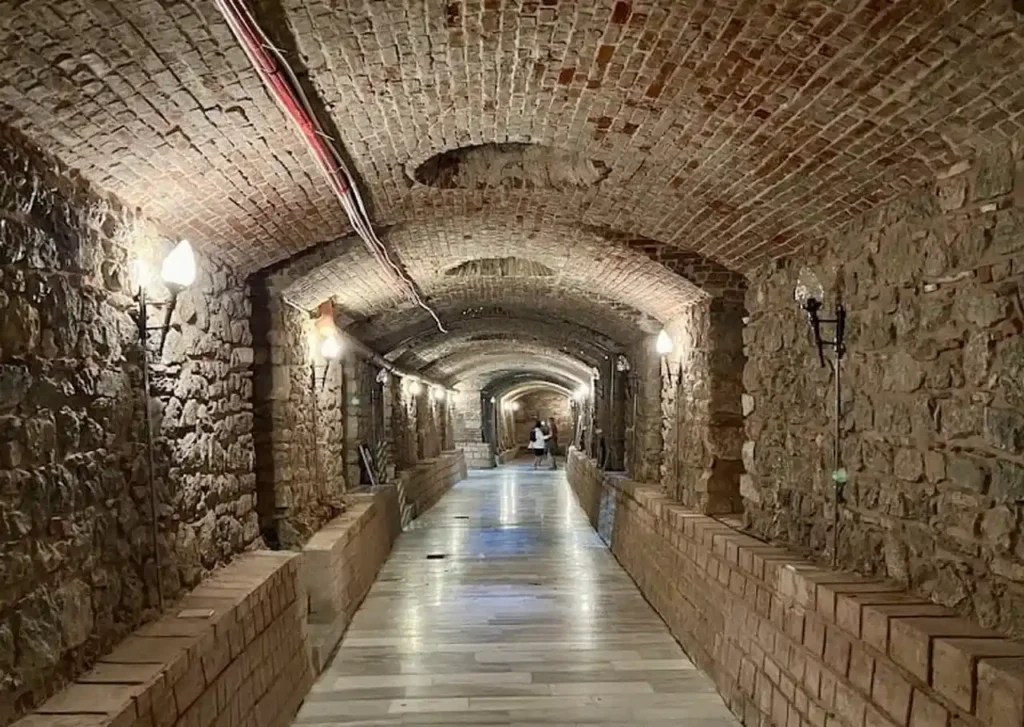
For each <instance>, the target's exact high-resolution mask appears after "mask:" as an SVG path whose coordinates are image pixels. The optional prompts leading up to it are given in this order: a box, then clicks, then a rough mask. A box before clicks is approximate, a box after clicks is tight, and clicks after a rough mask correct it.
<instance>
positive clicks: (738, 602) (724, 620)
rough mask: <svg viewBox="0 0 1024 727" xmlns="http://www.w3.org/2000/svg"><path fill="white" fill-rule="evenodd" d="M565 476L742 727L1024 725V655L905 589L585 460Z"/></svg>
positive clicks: (1023, 649)
mask: <svg viewBox="0 0 1024 727" xmlns="http://www.w3.org/2000/svg"><path fill="white" fill-rule="evenodd" d="M567 469H568V476H569V482H570V484H571V486H572V489H573V490H574V492H575V493H576V496H577V498H578V499H579V501H580V504H581V505H582V507H583V509H584V510H585V511H586V512H587V514H588V516H589V517H590V519H591V522H592V523H593V524H594V526H595V528H597V527H599V526H600V528H601V530H602V531H603V534H604V535H606V542H607V541H610V542H611V549H612V552H613V553H614V555H615V556H616V558H617V559H618V560H619V562H620V563H621V564H622V566H623V567H624V568H625V569H626V571H627V572H628V573H629V574H630V575H631V576H632V578H633V580H634V581H636V583H637V584H638V586H639V587H640V589H641V590H642V591H643V593H644V595H645V597H646V598H647V599H648V600H649V601H650V603H651V604H652V605H653V606H654V608H655V609H656V610H657V611H658V613H659V614H660V615H661V616H662V618H663V619H664V620H665V622H666V623H667V624H668V626H669V628H670V630H671V631H672V633H673V635H674V636H675V637H676V638H677V639H678V640H679V641H680V643H681V644H682V645H683V648H684V649H685V650H686V652H687V653H688V654H689V656H690V658H691V659H693V661H694V662H695V663H696V664H697V665H698V666H699V667H700V668H701V669H703V670H704V671H705V672H707V673H708V674H709V675H710V676H711V677H712V678H713V680H714V681H715V683H716V685H717V687H718V689H719V691H720V692H721V694H722V695H723V697H724V698H725V700H726V702H727V703H728V704H729V706H730V709H732V711H733V713H734V714H735V715H736V716H737V717H738V718H739V719H740V720H741V721H742V723H743V724H745V725H757V726H758V727H763V726H764V725H772V726H773V727H982V726H983V725H984V726H991V727H1020V726H1021V725H1024V644H1021V643H1020V642H1017V641H1014V640H1011V639H1007V638H1005V637H1003V636H1002V635H1001V634H998V633H996V632H993V631H990V630H987V629H983V628H981V627H980V626H978V625H977V624H974V623H971V622H970V621H967V620H965V619H962V618H960V617H958V616H957V614H955V613H954V612H952V611H950V610H949V609H947V608H944V607H942V606H939V605H936V604H934V603H930V602H928V601H926V600H924V599H922V598H920V597H918V596H915V595H913V594H912V593H909V592H907V591H906V590H905V589H904V588H903V587H902V586H900V585H899V584H897V583H893V582H890V581H884V580H879V579H871V578H864V577H860V576H858V575H856V574H853V573H843V572H837V571H832V570H830V569H828V568H822V567H819V566H816V565H814V564H812V563H811V562H809V561H808V560H806V559H804V558H801V557H800V556H798V555H796V554H794V553H792V552H790V551H788V550H786V549H784V548H781V547H775V546H771V545H766V544H765V543H764V542H762V541H760V540H757V539H755V538H753V537H750V536H748V535H745V534H743V533H742V532H738V531H737V529H736V528H735V527H733V526H731V525H735V524H728V523H726V522H723V521H720V520H716V519H714V518H711V517H707V516H704V515H701V514H698V513H695V512H693V511H690V510H687V509H686V508H684V507H683V506H682V505H680V504H678V503H676V502H674V501H672V500H671V499H669V498H668V497H666V496H665V495H664V494H663V493H662V491H661V489H660V487H658V486H654V485H642V484H637V483H635V482H632V481H631V480H629V479H627V478H625V477H622V476H621V475H610V474H606V473H604V472H601V471H600V469H599V468H598V467H597V465H596V463H595V462H593V461H592V460H590V459H588V458H586V457H585V456H584V455H583V454H581V453H580V452H577V451H572V452H571V453H570V455H569V461H568V467H567ZM609 499H611V500H614V505H613V506H612V505H609ZM602 501H603V506H602ZM609 517H611V518H612V519H613V522H609V520H608V519H609ZM602 518H603V521H602Z"/></svg>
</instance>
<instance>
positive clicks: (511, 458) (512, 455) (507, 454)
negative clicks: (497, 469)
mask: <svg viewBox="0 0 1024 727" xmlns="http://www.w3.org/2000/svg"><path fill="white" fill-rule="evenodd" d="M518 457H519V447H511V448H510V449H505V450H502V451H501V452H500V453H499V454H498V464H508V463H509V462H515V461H516V459H517V458H518Z"/></svg>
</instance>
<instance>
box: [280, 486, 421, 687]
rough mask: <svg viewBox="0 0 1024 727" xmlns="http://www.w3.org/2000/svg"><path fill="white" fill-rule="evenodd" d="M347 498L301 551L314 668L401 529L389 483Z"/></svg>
mask: <svg viewBox="0 0 1024 727" xmlns="http://www.w3.org/2000/svg"><path fill="white" fill-rule="evenodd" d="M346 501H347V504H348V507H347V509H346V510H345V512H344V513H343V514H342V515H340V516H339V517H337V518H335V519H334V520H332V521H331V522H329V523H327V525H325V526H324V527H323V528H322V529H321V530H319V531H318V532H317V533H316V535H314V536H313V537H312V538H310V540H309V542H308V543H306V545H305V547H304V548H303V551H302V559H301V563H300V564H301V569H300V570H301V580H302V584H303V587H304V590H305V593H306V594H307V598H308V604H309V607H308V611H309V616H308V618H309V638H310V645H311V649H312V658H313V667H314V669H315V670H316V671H317V672H319V671H320V670H321V669H323V667H324V664H325V663H326V661H327V658H328V657H329V656H330V655H331V653H332V652H333V651H334V648H335V647H336V646H337V645H338V642H339V641H341V637H342V636H343V635H344V634H345V630H346V629H347V628H348V625H349V623H350V622H351V620H352V616H353V615H354V614H355V612H356V609H358V608H359V605H360V604H361V603H362V602H363V599H364V598H365V597H366V594H367V592H368V591H369V590H370V586H372V585H373V582H374V581H375V580H376V578H377V573H378V572H380V569H381V567H382V566H383V565H384V562H385V561H386V560H387V558H388V554H389V553H390V552H391V546H392V545H393V544H394V542H395V538H397V537H398V534H399V533H400V532H401V529H402V528H401V515H400V513H399V507H398V491H397V489H396V488H395V487H394V486H393V485H387V486H384V487H380V488H377V490H376V491H375V492H373V493H366V494H359V495H353V496H350V497H346Z"/></svg>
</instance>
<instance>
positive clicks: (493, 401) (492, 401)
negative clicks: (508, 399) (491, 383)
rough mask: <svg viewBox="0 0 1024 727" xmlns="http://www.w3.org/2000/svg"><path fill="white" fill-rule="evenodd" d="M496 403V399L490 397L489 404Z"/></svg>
mask: <svg viewBox="0 0 1024 727" xmlns="http://www.w3.org/2000/svg"><path fill="white" fill-rule="evenodd" d="M496 401H497V399H496V398H494V397H493V396H492V397H491V403H492V404H493V403H495V402H496Z"/></svg>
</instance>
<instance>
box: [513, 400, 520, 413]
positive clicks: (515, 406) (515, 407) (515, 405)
mask: <svg viewBox="0 0 1024 727" xmlns="http://www.w3.org/2000/svg"><path fill="white" fill-rule="evenodd" d="M512 411H519V402H518V401H513V402H512Z"/></svg>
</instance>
